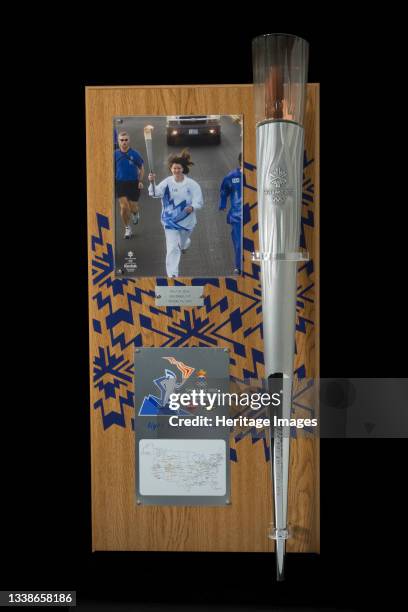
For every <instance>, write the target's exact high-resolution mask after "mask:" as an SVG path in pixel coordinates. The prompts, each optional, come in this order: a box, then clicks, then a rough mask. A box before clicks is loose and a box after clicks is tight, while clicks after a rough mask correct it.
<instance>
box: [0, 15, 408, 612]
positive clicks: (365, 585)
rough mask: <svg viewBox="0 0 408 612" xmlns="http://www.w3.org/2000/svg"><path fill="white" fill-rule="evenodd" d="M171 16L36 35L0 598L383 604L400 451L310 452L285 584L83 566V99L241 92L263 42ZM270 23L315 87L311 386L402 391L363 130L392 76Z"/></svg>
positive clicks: (380, 194)
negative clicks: (55, 593)
mask: <svg viewBox="0 0 408 612" xmlns="http://www.w3.org/2000/svg"><path fill="white" fill-rule="evenodd" d="M167 8H168V10H169V11H170V13H169V14H171V15H172V19H169V20H167V21H166V23H164V24H163V22H161V27H158V24H157V22H153V24H151V22H150V21H149V19H148V18H146V17H145V16H142V15H141V14H140V13H139V15H138V17H137V19H136V21H135V22H134V23H133V22H131V23H129V22H128V20H127V19H123V15H122V14H121V13H120V10H121V9H119V8H118V14H113V17H112V23H111V26H110V27H109V28H107V29H106V28H105V29H103V30H102V29H99V26H98V24H97V23H93V24H89V26H87V27H85V28H84V29H83V30H84V31H82V32H81V36H80V37H79V38H78V37H77V35H76V33H75V32H74V31H72V36H68V37H67V38H64V39H63V41H61V40H60V41H59V43H60V44H59V45H57V46H55V42H56V40H57V38H58V32H57V33H55V31H54V32H49V36H50V39H49V40H46V41H45V43H46V44H45V50H44V51H43V52H42V53H41V62H40V64H39V69H38V70H39V72H38V73H37V74H36V81H37V84H38V92H39V93H40V92H41V93H42V94H44V93H45V96H44V95H42V96H41V101H40V99H37V96H36V95H35V93H34V95H33V99H31V100H29V101H28V102H29V103H30V105H31V104H33V105H36V108H37V110H36V113H35V116H33V114H32V111H30V112H31V115H30V120H29V129H28V130H27V131H25V134H24V135H25V137H26V138H29V139H30V142H31V147H32V148H31V151H30V161H31V160H32V161H33V163H35V162H36V161H38V162H39V167H38V169H37V171H36V178H35V180H34V182H32V183H31V184H30V185H29V186H28V185H24V193H26V197H25V198H24V205H23V208H22V211H21V214H22V215H23V217H24V223H25V229H24V232H25V234H26V236H27V247H26V248H24V249H22V251H23V252H21V253H18V254H17V253H16V254H15V258H14V259H13V261H17V257H18V255H19V256H20V258H21V259H25V258H27V257H30V258H31V260H32V261H35V263H36V269H38V272H36V273H34V272H32V268H30V266H27V265H26V266H25V267H24V263H21V264H19V265H20V266H23V267H22V268H21V267H20V268H18V269H19V270H21V269H22V270H23V274H18V275H17V282H16V291H15V293H14V295H13V299H12V300H11V302H12V307H11V310H14V309H16V310H17V307H19V308H20V309H21V310H19V314H18V315H17V322H16V323H15V324H14V325H15V327H14V334H15V336H14V341H13V344H14V345H15V346H16V347H17V350H16V354H15V356H14V357H12V356H11V350H10V352H9V349H8V346H9V345H5V346H4V348H3V350H4V354H5V356H6V360H7V361H8V363H9V365H10V366H11V371H12V372H13V374H14V376H15V379H16V382H15V383H13V384H11V385H10V384H9V380H10V379H8V376H6V375H5V377H4V386H3V390H4V395H3V399H5V400H6V398H7V400H6V401H4V403H3V415H4V417H8V424H7V425H5V426H4V428H3V433H2V439H3V442H2V447H3V449H5V448H6V446H7V449H6V452H5V457H4V459H3V463H2V480H3V483H4V484H3V491H4V496H3V499H2V520H1V525H2V536H1V537H2V545H1V551H2V552H1V556H2V561H3V567H2V573H1V578H0V583H1V588H2V589H21V590H22V589H24V590H29V589H35V590H45V589H61V590H63V589H65V590H66V589H76V590H77V593H78V600H79V602H80V603H83V604H85V602H90V601H99V602H100V603H102V602H117V603H116V604H115V603H112V604H111V606H112V608H111V609H115V608H117V607H118V605H119V602H136V601H138V602H142V601H150V602H157V603H158V604H162V605H163V606H164V604H166V603H167V604H168V603H170V602H173V603H176V602H177V603H179V604H181V603H182V602H185V603H190V604H193V603H197V604H199V603H200V604H206V603H208V602H212V603H218V604H222V605H224V606H226V607H227V606H228V605H235V607H237V606H238V604H243V603H247V604H251V606H252V607H253V608H254V606H255V604H257V605H259V606H261V604H268V605H269V606H273V605H274V606H277V605H282V606H289V605H299V606H302V605H303V606H311V607H313V609H317V608H318V607H320V606H330V607H334V606H337V608H342V607H344V608H345V609H363V608H365V607H367V608H368V607H369V606H370V605H371V604H372V603H373V602H377V603H384V605H386V604H387V602H388V603H389V602H390V600H393V599H394V596H395V594H396V592H397V591H399V589H400V586H401V584H403V582H402V580H403V569H404V563H403V562H400V561H399V560H398V555H397V553H398V551H400V550H401V549H402V550H403V549H404V546H405V545H404V542H403V540H404V533H403V530H404V529H405V525H404V523H403V522H402V523H399V522H398V523H397V519H399V521H401V518H402V517H403V515H404V512H405V511H404V508H405V501H404V500H403V493H404V488H405V487H404V486H403V480H404V479H403V477H402V474H403V471H402V470H403V467H404V465H406V460H405V452H404V451H405V450H406V442H405V440H404V441H403V440H322V441H321V516H322V519H321V541H322V547H321V555H320V556H314V555H293V556H292V555H290V556H289V558H288V563H287V580H286V581H285V583H283V584H277V583H276V582H275V577H274V572H275V570H274V559H273V558H271V557H270V556H266V555H250V554H246V555H244V554H189V553H182V554H176V553H155V554H152V553H98V554H95V553H94V554H92V553H91V506H90V431H89V403H90V401H89V389H88V386H89V352H88V312H87V249H86V245H87V234H86V164H85V105H84V87H85V86H86V85H103V84H107V85H111V84H117V85H126V84H183V83H185V84H189V83H192V84H194V83H195V84H200V83H202V84H205V83H249V82H251V81H252V67H251V39H252V37H253V36H255V35H257V34H260V33H264V32H265V31H267V30H268V28H265V27H263V25H262V24H261V25H260V26H259V27H253V26H250V25H248V24H247V23H246V24H244V23H243V22H242V19H238V20H236V21H234V22H232V21H231V22H230V21H229V20H228V19H229V17H220V16H219V15H218V14H217V13H215V14H214V15H213V18H211V19H209V20H208V23H207V22H205V23H202V19H201V20H200V21H201V23H200V24H199V26H197V27H195V26H194V28H188V27H187V26H186V25H185V24H186V22H185V20H184V19H183V18H182V16H183V10H182V7H178V11H175V13H172V12H171V10H170V8H171V7H167ZM173 9H174V7H173ZM230 17H231V19H232V13H231V15H230ZM331 17H333V18H335V17H334V16H331ZM191 19H192V17H191V16H190V20H191ZM265 23H266V21H265ZM270 23H271V24H272V28H273V29H274V30H273V31H283V32H285V31H289V32H291V33H294V34H297V35H300V36H303V37H305V38H306V39H307V40H308V41H309V42H310V72H309V81H310V82H320V83H321V107H322V113H321V114H322V125H321V375H322V376H323V377H363V376H364V377H376V376H378V377H380V376H381V377H386V376H390V377H396V376H403V375H404V374H406V372H405V369H406V368H405V363H404V360H403V358H402V355H403V351H402V349H403V347H404V337H403V334H404V329H403V328H404V323H403V321H404V320H405V321H406V317H405V319H404V312H403V307H404V303H403V301H404V298H403V293H402V292H403V286H404V278H403V275H401V268H400V265H399V258H400V257H402V255H403V253H402V251H403V245H404V240H405V236H406V225H405V221H404V220H403V219H402V213H403V211H402V206H401V202H400V200H399V199H398V198H397V199H394V198H391V197H390V193H391V188H392V186H393V185H394V184H395V178H394V176H395V174H394V172H395V164H396V161H395V159H394V158H392V156H391V160H390V151H389V150H387V155H385V156H384V155H383V151H384V149H382V148H381V147H382V146H380V145H379V137H380V134H379V132H381V131H383V132H384V129H385V128H384V127H382V128H381V129H379V127H378V124H379V121H380V123H381V121H382V120H383V119H384V117H385V116H387V114H388V112H389V111H390V108H391V107H392V99H393V98H392V95H391V91H392V86H391V85H392V84H390V83H389V82H387V83H386V84H385V85H384V80H386V81H387V79H385V78H384V74H385V71H386V70H388V69H389V68H390V66H389V64H388V63H387V62H386V60H385V59H384V58H383V57H382V49H381V45H380V44H378V45H377V44H374V42H373V39H372V37H371V36H370V35H369V33H368V34H364V33H362V32H361V31H357V29H356V30H352V29H350V28H349V27H347V28H346V29H343V31H339V32H338V33H337V32H336V31H334V30H332V29H330V30H326V33H324V34H323V33H322V31H320V33H318V32H317V31H303V30H301V29H296V28H294V26H293V24H292V25H290V24H289V25H288V24H286V27H282V24H281V23H280V24H279V26H280V27H279V28H276V27H275V26H276V25H277V24H276V23H275V22H274V21H273V20H272V21H271V22H270ZM50 46H51V48H52V49H53V57H52V60H53V61H51V57H50ZM23 106H24V103H23ZM30 108H31V106H30ZM24 110H25V109H23V110H22V115H20V116H19V120H20V123H19V122H18V121H17V119H16V120H15V121H14V125H16V124H17V125H21V123H22V121H23V119H24V118H26V115H24ZM381 125H382V126H384V124H383V123H382V124H381ZM383 135H384V134H383ZM36 158H38V159H36ZM20 178H21V177H20ZM11 202H12V203H13V207H14V206H16V207H17V202H16V198H13V199H12V200H11ZM19 206H20V205H19ZM394 207H395V210H394ZM395 211H397V212H398V219H401V222H398V223H394V224H391V225H390V224H389V221H388V220H389V216H390V214H391V215H395ZM11 227H13V228H15V230H16V232H18V228H19V225H18V224H13V225H12V226H11ZM390 232H392V233H390ZM19 261H20V260H19ZM15 265H16V266H17V263H16V264H15ZM14 271H15V270H13V266H12V267H11V270H6V272H5V281H6V286H8V285H7V282H8V280H9V279H10V277H13V275H14ZM14 280H16V275H14ZM14 296H15V297H14ZM20 313H21V314H20ZM405 326H406V323H405ZM6 328H7V321H6V324H5V329H4V331H5V332H6V331H7V329H6ZM8 331H10V330H8ZM16 338H18V341H16ZM27 365H28V367H27ZM10 391H11V392H10ZM4 422H5V421H3V423H4ZM6 442H7V445H6Z"/></svg>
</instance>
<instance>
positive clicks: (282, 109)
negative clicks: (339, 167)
mask: <svg viewBox="0 0 408 612" xmlns="http://www.w3.org/2000/svg"><path fill="white" fill-rule="evenodd" d="M308 48H309V45H308V43H307V42H306V41H305V40H303V39H302V38H298V37H297V36H292V35H289V34H266V35H263V36H258V37H256V38H254V40H253V42H252V57H253V71H254V96H255V100H254V101H255V121H256V161H257V191H258V223H259V249H260V250H259V252H257V253H254V255H253V258H254V260H256V261H259V262H260V267H261V283H262V317H263V339H264V361H265V377H266V378H267V379H268V387H269V391H270V393H272V392H276V391H278V392H282V393H281V403H280V406H279V408H278V414H276V415H274V416H276V417H277V418H278V419H284V421H281V423H286V422H287V423H289V421H286V419H290V416H291V406H292V387H293V376H294V374H293V372H294V365H293V361H294V351H295V323H296V273H297V262H298V261H301V260H304V259H306V258H307V256H306V255H304V254H302V253H300V252H299V243H300V223H301V203H302V174H303V149H304V130H303V117H304V106H305V97H306V80H307V64H308ZM270 431H271V476H272V480H273V493H274V515H275V517H274V518H275V521H274V526H273V527H272V530H271V532H270V534H269V537H270V538H271V539H274V540H275V551H276V563H277V565H276V568H277V580H283V578H284V560H285V553H286V539H287V538H288V537H289V532H288V523H287V505H288V482H289V443H290V427H289V425H287V426H286V425H277V426H276V424H274V421H272V423H271V429H270Z"/></svg>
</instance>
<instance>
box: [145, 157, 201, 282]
mask: <svg viewBox="0 0 408 612" xmlns="http://www.w3.org/2000/svg"><path fill="white" fill-rule="evenodd" d="M192 165H194V164H193V162H192V161H191V157H190V153H189V152H188V151H187V150H186V149H184V150H183V151H182V152H181V153H180V154H179V155H171V156H170V157H169V161H168V167H169V170H170V172H171V176H168V177H167V178H165V179H164V180H163V181H161V183H159V184H158V185H156V184H155V179H156V175H155V174H154V173H150V174H149V175H148V179H149V181H150V185H149V196H151V197H152V198H161V201H162V213H161V222H162V225H163V228H164V233H165V235H166V250H167V253H166V272H167V276H171V277H177V276H178V275H179V263H180V256H181V253H185V252H186V250H187V249H188V248H189V246H190V244H191V233H192V231H193V229H194V227H195V226H196V224H197V216H196V210H199V209H200V208H202V207H203V204H204V202H203V194H202V191H201V187H200V185H199V184H198V183H197V182H196V181H194V180H193V179H191V178H189V177H188V176H186V175H187V174H188V173H189V171H190V166H192Z"/></svg>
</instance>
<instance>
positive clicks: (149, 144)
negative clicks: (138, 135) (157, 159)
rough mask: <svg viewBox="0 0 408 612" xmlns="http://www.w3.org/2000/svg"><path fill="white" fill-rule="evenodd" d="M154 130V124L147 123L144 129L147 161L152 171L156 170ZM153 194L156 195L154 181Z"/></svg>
mask: <svg viewBox="0 0 408 612" xmlns="http://www.w3.org/2000/svg"><path fill="white" fill-rule="evenodd" d="M153 130H154V126H153V125H146V126H145V127H144V129H143V133H144V139H145V145H146V154H147V163H148V166H149V172H152V173H153V172H154V163H153V139H152V132H153ZM153 195H155V191H154V183H153Z"/></svg>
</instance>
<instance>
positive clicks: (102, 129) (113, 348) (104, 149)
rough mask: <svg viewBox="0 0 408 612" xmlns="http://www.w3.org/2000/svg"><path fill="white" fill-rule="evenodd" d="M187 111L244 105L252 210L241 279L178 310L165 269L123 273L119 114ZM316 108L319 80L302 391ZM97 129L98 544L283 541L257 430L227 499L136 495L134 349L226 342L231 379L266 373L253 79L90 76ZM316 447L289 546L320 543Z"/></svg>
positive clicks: (92, 312) (210, 284)
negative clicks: (110, 82) (207, 81)
mask: <svg viewBox="0 0 408 612" xmlns="http://www.w3.org/2000/svg"><path fill="white" fill-rule="evenodd" d="M181 114H183V115H189V114H190V115H209V114H221V115H222V114H236V115H239V114H242V115H243V119H244V164H245V167H244V173H245V180H246V186H245V187H244V206H245V207H246V208H247V213H248V214H247V216H248V220H247V222H246V223H245V225H244V274H243V276H242V277H232V278H220V279H207V284H206V295H207V294H208V295H209V296H210V300H209V302H208V303H207V304H206V305H205V306H203V307H195V308H184V309H183V308H181V309H175V308H166V307H156V306H155V297H154V287H155V285H156V284H157V283H156V280H157V279H155V278H151V279H143V280H137V281H134V280H129V279H126V280H123V279H120V280H118V279H116V278H115V276H114V267H113V266H114V263H113V223H114V222H113V184H114V181H113V163H112V118H113V117H115V116H131V115H181ZM318 117H319V86H318V84H309V85H308V87H307V107H306V122H305V164H304V189H303V206H302V240H303V242H304V246H306V248H307V250H308V251H309V253H310V256H311V260H310V262H308V263H307V264H303V265H300V266H299V272H298V287H299V289H298V309H297V333H296V356H295V370H296V373H297V384H298V385H299V389H300V390H301V386H302V381H306V380H308V379H314V378H317V377H318V374H319V372H318V363H319V355H318V338H319V320H318V312H319V294H318V279H319V259H318V232H319V224H318V222H319V215H318V203H319V190H318V176H319V150H318V145H319V136H318ZM86 130H87V189H88V238H89V324H90V327H89V329H90V355H91V364H90V385H91V407H90V408H91V438H92V440H91V445H92V452H91V456H92V534H93V550H100V551H102V550H105V551H107V550H129V551H130V550H139V551H142V550H146V551H159V550H169V551H228V552H234V551H236V552H267V551H273V549H274V544H273V542H272V541H271V540H269V539H268V538H267V536H266V534H267V529H268V526H269V524H270V523H271V521H272V495H271V482H270V468H269V459H268V450H269V449H268V444H267V442H266V440H265V439H254V432H253V431H250V430H248V431H234V432H233V433H232V435H231V485H232V503H231V504H230V505H228V506H226V507H171V506H138V505H137V504H136V500H135V451H134V446H135V445H134V419H133V413H134V406H133V353H134V349H135V347H137V346H198V345H199V344H200V345H201V346H205V345H208V346H223V347H228V348H229V349H230V355H231V361H230V373H231V375H232V376H234V377H236V378H237V379H243V378H248V377H250V376H252V377H257V378H261V377H262V376H263V356H262V350H263V344H262V338H261V329H260V324H261V314H262V313H261V293H260V281H259V268H258V265H257V264H255V263H253V262H252V261H251V252H252V251H255V250H257V248H258V239H257V207H256V168H255V163H256V153H255V124H254V110H253V92H252V85H214V86H162V87H88V88H87V89H86ZM178 280H180V279H178ZM168 282H169V283H171V282H173V281H172V280H171V279H169V281H168ZM185 282H186V283H187V284H189V283H191V282H193V281H191V280H186V281H185ZM233 313H234V314H233ZM232 314H233V321H232V319H231V315H232ZM237 321H238V323H237ZM303 416H304V415H303ZM318 453H319V445H318V440H316V439H312V438H309V439H308V438H307V437H298V438H295V439H292V440H291V460H290V486H289V500H288V508H289V510H288V512H289V523H290V525H291V529H292V537H291V538H290V539H289V540H288V542H287V550H288V552H318V551H319V469H318V466H319V463H318V462H319V457H318Z"/></svg>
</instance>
